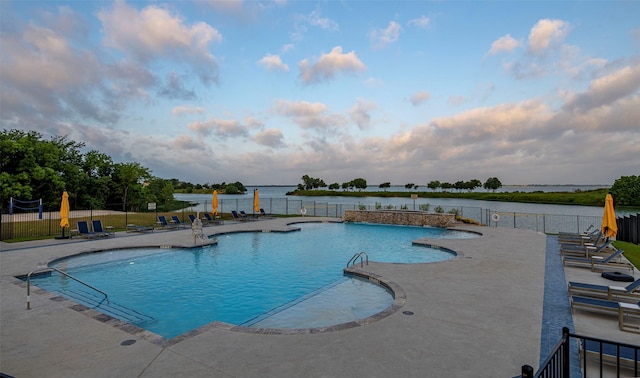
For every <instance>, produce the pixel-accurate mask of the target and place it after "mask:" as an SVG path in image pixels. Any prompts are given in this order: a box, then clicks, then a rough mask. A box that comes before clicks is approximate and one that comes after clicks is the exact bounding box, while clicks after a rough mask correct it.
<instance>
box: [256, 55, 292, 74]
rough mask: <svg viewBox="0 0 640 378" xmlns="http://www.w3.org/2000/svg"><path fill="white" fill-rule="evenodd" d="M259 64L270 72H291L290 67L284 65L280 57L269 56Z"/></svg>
mask: <svg viewBox="0 0 640 378" xmlns="http://www.w3.org/2000/svg"><path fill="white" fill-rule="evenodd" d="M258 64H260V65H261V66H263V67H264V68H265V69H267V70H269V71H282V72H289V66H287V65H286V64H284V63H282V59H280V57H279V56H278V55H272V54H267V55H265V56H264V57H262V58H261V59H260V60H259V61H258Z"/></svg>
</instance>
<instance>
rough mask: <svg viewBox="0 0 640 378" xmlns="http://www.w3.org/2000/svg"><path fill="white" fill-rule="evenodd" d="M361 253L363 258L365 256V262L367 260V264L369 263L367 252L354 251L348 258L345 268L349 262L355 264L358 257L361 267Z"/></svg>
mask: <svg viewBox="0 0 640 378" xmlns="http://www.w3.org/2000/svg"><path fill="white" fill-rule="evenodd" d="M362 255H364V256H365V258H366V262H367V265H369V255H368V254H367V252H365V251H362V252H360V253H356V254H355V255H353V256H352V257H351V258H350V259H349V261H348V262H347V268H348V267H349V264H352V265H355V264H356V261H358V259H360V267H361V268H362V267H363V266H364V265H363V260H362Z"/></svg>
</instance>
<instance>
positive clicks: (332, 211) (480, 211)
mask: <svg viewBox="0 0 640 378" xmlns="http://www.w3.org/2000/svg"><path fill="white" fill-rule="evenodd" d="M260 207H262V208H263V209H264V210H265V212H266V213H267V214H275V215H304V216H326V217H342V216H343V215H344V213H345V211H347V210H374V209H396V210H397V209H400V210H422V211H430V212H435V213H453V214H456V215H458V216H459V217H460V218H461V219H463V220H464V221H467V222H470V223H475V224H480V225H486V226H490V227H509V228H518V229H528V230H533V231H537V232H544V233H551V234H554V233H558V232H574V233H580V232H584V231H585V230H587V229H588V228H589V226H591V225H596V226H598V225H599V224H601V222H602V218H601V217H598V216H582V215H560V214H533V213H516V212H495V211H492V210H490V209H484V208H481V207H471V206H429V205H425V204H423V205H417V206H416V205H415V204H413V203H407V204H401V205H385V206H383V205H381V204H374V205H364V204H332V203H328V202H322V201H314V200H307V199H297V198H294V199H289V198H262V199H261V200H260ZM122 208H123V206H122V204H110V205H109V206H106V207H105V209H72V211H71V214H70V219H69V224H70V228H69V229H67V230H66V231H65V232H67V233H70V232H72V231H74V230H76V229H77V222H78V221H88V222H89V224H91V221H92V220H94V219H100V220H101V221H102V223H103V225H104V226H109V227H110V228H111V229H113V230H114V231H124V230H126V229H127V225H129V224H135V225H137V226H146V227H154V226H156V223H157V221H158V218H157V217H158V215H166V216H167V217H168V215H177V216H178V217H179V218H180V220H181V221H183V222H187V221H188V215H190V214H193V215H197V214H198V213H203V212H209V213H210V212H211V203H210V202H208V201H205V202H204V203H193V204H191V205H190V206H189V207H187V208H184V209H182V210H179V211H175V212H169V211H161V210H160V207H158V209H153V210H148V209H145V210H144V211H136V212H132V211H123V210H122ZM231 210H236V211H240V210H244V211H246V213H247V214H248V215H249V216H252V215H254V211H253V198H251V197H238V198H233V199H223V200H220V201H219V203H218V211H219V212H220V213H221V214H222V219H223V220H224V219H231V215H230V212H231ZM635 221H636V232H635V235H636V238H637V234H638V233H637V217H635ZM624 227H626V226H623V227H621V228H624ZM625 230H626V228H625ZM62 231H63V230H62V228H61V227H60V215H59V209H54V208H50V209H45V210H44V211H43V213H42V218H41V219H40V214H39V213H38V212H37V211H33V212H15V213H14V214H8V209H6V208H4V209H2V211H1V212H0V240H12V239H13V240H24V239H29V238H41V237H50V236H57V235H61V234H62Z"/></svg>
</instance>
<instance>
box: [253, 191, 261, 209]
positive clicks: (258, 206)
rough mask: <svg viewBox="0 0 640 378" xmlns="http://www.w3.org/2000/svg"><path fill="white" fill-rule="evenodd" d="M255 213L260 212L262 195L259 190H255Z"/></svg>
mask: <svg viewBox="0 0 640 378" xmlns="http://www.w3.org/2000/svg"><path fill="white" fill-rule="evenodd" d="M253 212H254V213H259V212H260V194H259V193H258V189H257V188H256V189H254V190H253Z"/></svg>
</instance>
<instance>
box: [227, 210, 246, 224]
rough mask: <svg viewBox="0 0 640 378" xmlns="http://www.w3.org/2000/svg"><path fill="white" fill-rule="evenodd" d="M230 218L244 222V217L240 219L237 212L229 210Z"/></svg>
mask: <svg viewBox="0 0 640 378" xmlns="http://www.w3.org/2000/svg"><path fill="white" fill-rule="evenodd" d="M231 216H232V217H233V219H234V220H237V221H245V220H246V218H245V217H241V216H240V215H238V212H237V211H235V210H231Z"/></svg>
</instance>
